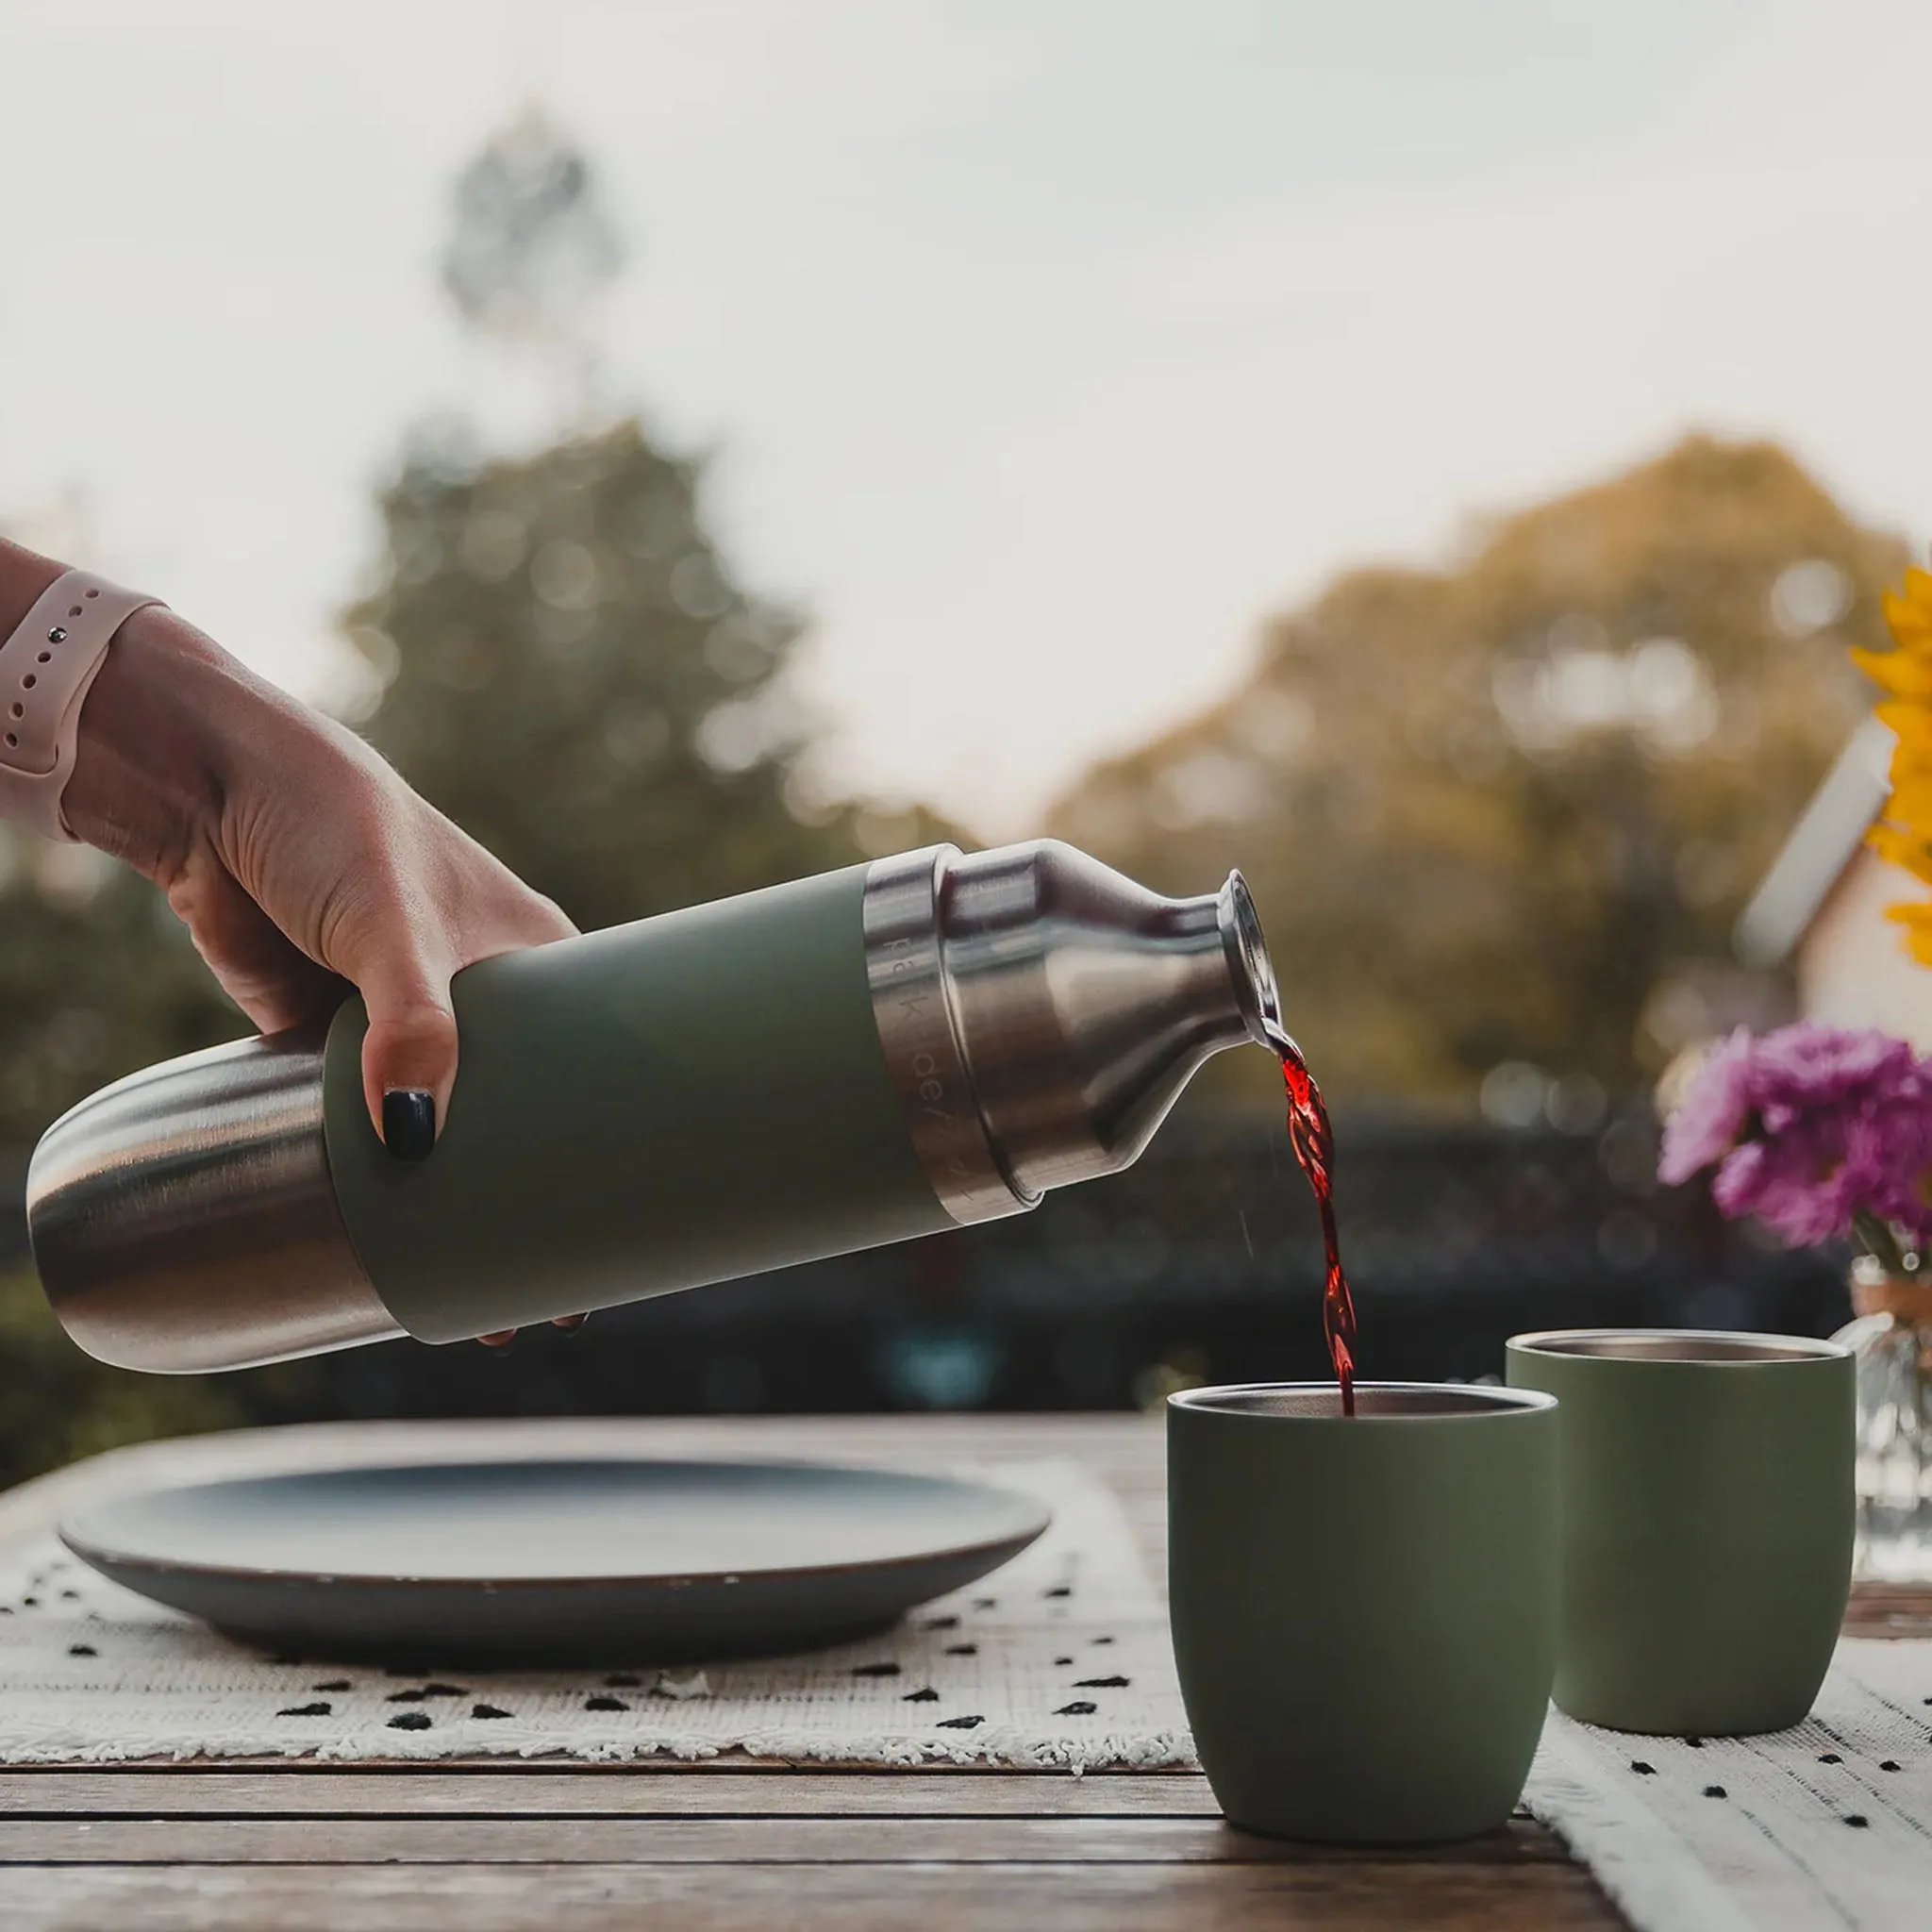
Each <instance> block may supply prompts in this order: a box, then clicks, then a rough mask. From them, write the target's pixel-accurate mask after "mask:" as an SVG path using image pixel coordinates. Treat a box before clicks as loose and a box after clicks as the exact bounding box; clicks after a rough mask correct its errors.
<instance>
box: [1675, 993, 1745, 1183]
mask: <svg viewBox="0 0 1932 1932" xmlns="http://www.w3.org/2000/svg"><path fill="white" fill-rule="evenodd" d="M1751 1054H1752V1040H1751V1035H1750V1033H1749V1032H1748V1031H1747V1030H1746V1029H1745V1028H1744V1027H1742V1026H1740V1027H1739V1028H1738V1030H1737V1031H1736V1032H1735V1033H1733V1034H1732V1035H1731V1036H1730V1038H1729V1039H1728V1040H1721V1041H1719V1042H1718V1043H1717V1045H1715V1046H1714V1047H1712V1048H1711V1050H1710V1051H1709V1053H1708V1054H1707V1055H1706V1056H1705V1058H1704V1063H1703V1065H1701V1066H1700V1067H1699V1068H1698V1069H1697V1072H1696V1074H1695V1075H1694V1077H1693V1078H1692V1079H1691V1087H1690V1091H1688V1092H1686V1094H1685V1095H1684V1099H1683V1104H1682V1105H1681V1106H1680V1107H1679V1108H1677V1110H1676V1112H1675V1113H1674V1114H1672V1116H1671V1117H1670V1119H1669V1120H1668V1121H1667V1122H1666V1123H1665V1124H1664V1145H1663V1152H1662V1154H1661V1156H1660V1157H1659V1158H1658V1160H1657V1178H1658V1179H1659V1180H1661V1181H1662V1182H1663V1183H1664V1184H1665V1185H1666V1186H1667V1187H1673V1188H1674V1187H1678V1186H1681V1185H1682V1184H1683V1183H1684V1182H1685V1181H1688V1180H1689V1179H1690V1178H1691V1175H1692V1174H1695V1173H1696V1172H1697V1171H1698V1169H1700V1168H1705V1167H1714V1166H1716V1164H1717V1163H1718V1162H1719V1161H1720V1160H1722V1159H1723V1158H1724V1156H1725V1155H1726V1154H1728V1153H1729V1152H1730V1151H1731V1149H1732V1148H1733V1147H1735V1146H1736V1145H1737V1144H1738V1136H1739V1135H1740V1133H1742V1132H1743V1129H1744V1123H1745V1122H1746V1121H1747V1120H1749V1119H1750V1117H1751Z"/></svg>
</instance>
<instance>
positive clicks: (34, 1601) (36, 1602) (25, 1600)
mask: <svg viewBox="0 0 1932 1932" xmlns="http://www.w3.org/2000/svg"><path fill="white" fill-rule="evenodd" d="M21 1602H22V1604H24V1605H25V1607H26V1608H28V1609H30V1610H37V1609H39V1608H40V1607H41V1600H40V1598H39V1597H37V1596H24V1597H22V1598H21ZM1925 1702H1926V1703H1927V1704H1932V1697H1928V1698H1926V1700H1925Z"/></svg>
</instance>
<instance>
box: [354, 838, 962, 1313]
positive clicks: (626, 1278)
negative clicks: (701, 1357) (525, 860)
mask: <svg viewBox="0 0 1932 1932" xmlns="http://www.w3.org/2000/svg"><path fill="white" fill-rule="evenodd" d="M865 874H866V868H865V867H863V866H854V867H851V868H849V869H848V870H846V871H843V872H836V873H829V874H824V875H823V876H821V877H818V878H810V879H801V880H798V881H795V882H794V883H792V884H790V885H783V886H774V887H772V888H770V889H769V890H767V891H758V892H749V893H746V894H744V895H743V896H741V897H739V898H735V899H726V900H722V901H719V902H718V903H716V904H713V905H708V906H693V907H690V908H686V909H685V910H683V911H679V912H668V913H664V914H662V915H661V916H659V917H658V918H655V919H646V920H641V921H639V922H637V923H636V924H631V925H624V926H616V927H613V928H610V929H609V930H607V931H604V932H597V933H590V934H586V935H585V936H584V937H582V938H580V939H573V940H564V941H558V943H557V944H554V945H548V946H542V947H540V948H537V949H536V950H534V951H531V952H525V953H511V954H506V955H504V956H503V957H502V958H495V959H486V960H484V961H482V962H481V963H480V964H478V965H475V966H472V967H470V968H469V969H468V970H467V971H465V972H463V973H461V974H458V976H457V979H456V983H455V987H454V990H453V991H454V996H455V1002H456V1012H457V1025H458V1039H459V1040H460V1041H461V1054H462V1060H461V1066H460V1070H459V1072H458V1077H457V1085H456V1090H455V1093H454V1095H453V1097H452V1099H451V1102H450V1106H449V1110H448V1116H447V1118H446V1120H445V1121H444V1123H443V1126H442V1132H441V1137H440V1138H439V1140H438V1141H437V1144H436V1148H435V1150H434V1152H433V1153H432V1154H431V1155H430V1157H429V1158H428V1159H426V1160H423V1161H418V1162H406V1161H399V1160H394V1159H391V1157H390V1156H389V1155H388V1153H387V1152H385V1150H384V1148H383V1146H382V1143H381V1141H379V1140H378V1139H377V1138H376V1135H375V1130H374V1128H373V1127H372V1126H371V1124H370V1120H369V1109H368V1108H367V1106H366V1105H365V1104H364V1101H363V1096H362V1073H361V1047H362V1035H363V1031H364V1028H365V1026H366V1024H367V1023H366V1018H365V1015H364V1013H363V1010H362V1005H361V1002H360V1001H359V1000H357V1001H352V1002H350V1003H349V1005H347V1006H345V1007H344V1008H342V1009H341V1012H340V1013H339V1014H338V1015H337V1016H336V1020H335V1024H333V1025H332V1026H331V1028H330V1029H329V1038H328V1047H327V1054H326V1060H325V1074H324V1082H325V1086H324V1121H325V1131H326V1134H327V1140H328V1159H329V1167H330V1171H331V1172H332V1174H334V1176H335V1187H336V1198H337V1201H338V1202H339V1204H340V1205H341V1212H342V1219H343V1222H344V1224H346V1226H347V1229H348V1234H349V1239H350V1241H351V1242H352V1243H353V1245H354V1247H355V1250H356V1254H357V1257H358V1259H359V1260H360V1261H361V1264H362V1267H363V1269H364V1271H365V1272H366V1274H368V1276H369V1279H370V1282H371V1283H372V1284H373V1286H374V1287H375V1291H376V1293H377V1294H378V1295H380V1296H381V1298H382V1300H383V1302H384V1304H385V1305H386V1306H387V1307H388V1308H389V1310H390V1312H391V1315H393V1316H394V1318H395V1321H396V1324H397V1325H398V1326H399V1327H402V1328H404V1329H407V1330H408V1333H410V1334H411V1335H414V1336H416V1337H417V1338H418V1339H419V1340H421V1341H455V1340H458V1338H461V1337H467V1336H474V1335H478V1334H487V1333H490V1332H491V1331H492V1330H495V1329H500V1328H515V1327H519V1326H522V1325H525V1324H530V1323H534V1322H540V1321H545V1320H548V1319H549V1318H550V1317H551V1316H553V1315H568V1314H575V1313H577V1312H580V1311H584V1310H589V1309H594V1308H603V1307H613V1306H615V1305H617V1304H619V1303H622V1302H629V1301H636V1300H638V1299H640V1298H641V1297H643V1296H646V1295H656V1294H665V1293H668V1292H670V1291H672V1290H675V1289H683V1288H696V1287H700V1286H702V1285H703V1284H705V1283H707V1282H712V1281H722V1280H726V1279H729V1278H731V1277H733V1276H736V1275H741V1274H757V1273H758V1272H760V1271H762V1270H765V1269H770V1268H777V1267H782V1266H784V1265H786V1264H788V1263H791V1262H796V1261H808V1260H818V1259H822V1258H823V1257H826V1256H829V1255H839V1254H847V1253H851V1252H853V1251H855V1250H858V1249H860V1248H870V1247H876V1246H877V1245H879V1244H880V1243H881V1242H884V1241H904V1240H906V1239H908V1237H911V1236H914V1235H923V1234H931V1233H934V1232H936V1231H937V1230H939V1229H941V1228H943V1227H950V1226H952V1225H953V1222H952V1219H951V1217H950V1216H949V1215H948V1214H947V1212H946V1210H945V1208H942V1207H941V1204H940V1201H939V1197H938V1196H937V1195H936V1194H935V1193H934V1191H933V1189H932V1186H931V1183H930V1182H928V1181H927V1179H926V1177H925V1174H924V1172H923V1170H922V1168H921V1166H920V1163H919V1160H918V1158H917V1157H916V1155H915V1154H914V1152H913V1148H912V1144H911V1142H910V1141H909V1140H908V1137H907V1133H906V1127H905V1123H904V1120H903V1118H902V1115H901V1108H900V1101H899V1096H898V1094H897V1092H896V1091H894V1088H893V1085H892V1081H891V1075H890V1074H889V1072H888V1069H887V1066H886V1061H885V1056H884V1053H883V1051H882V1049H881V1047H880V1043H879V1036H878V1028H877V1025H876V1024H875V1023H874V1015H873V1004H872V999H871V996H870V993H869V991H868V984H867V975H866V962H865V951H864V935H863V926H862V918H861V912H862V902H863V898H864V891H865Z"/></svg>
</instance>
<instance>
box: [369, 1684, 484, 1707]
mask: <svg viewBox="0 0 1932 1932" xmlns="http://www.w3.org/2000/svg"><path fill="white" fill-rule="evenodd" d="M469 1694H470V1693H469V1692H468V1691H465V1690H464V1689H463V1687H462V1686H461V1685H460V1684H419V1685H418V1686H417V1687H416V1688H415V1689H414V1690H412V1691H391V1692H390V1693H389V1695H388V1696H387V1697H386V1698H385V1699H384V1700H383V1702H384V1703H385V1704H423V1703H425V1702H426V1701H427V1700H428V1699H429V1698H432V1697H467V1696H468V1695H469Z"/></svg>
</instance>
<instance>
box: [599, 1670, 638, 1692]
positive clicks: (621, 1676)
mask: <svg viewBox="0 0 1932 1932" xmlns="http://www.w3.org/2000/svg"><path fill="white" fill-rule="evenodd" d="M604 1681H605V1682H606V1683H607V1684H608V1685H609V1687H610V1688H611V1689H612V1690H613V1691H635V1690H637V1689H638V1687H639V1686H640V1685H641V1684H642V1682H643V1681H644V1680H643V1679H642V1678H641V1676H639V1675H638V1674H637V1673H636V1672H635V1671H612V1672H611V1674H609V1675H608V1677H606V1678H605V1679H604Z"/></svg>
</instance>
